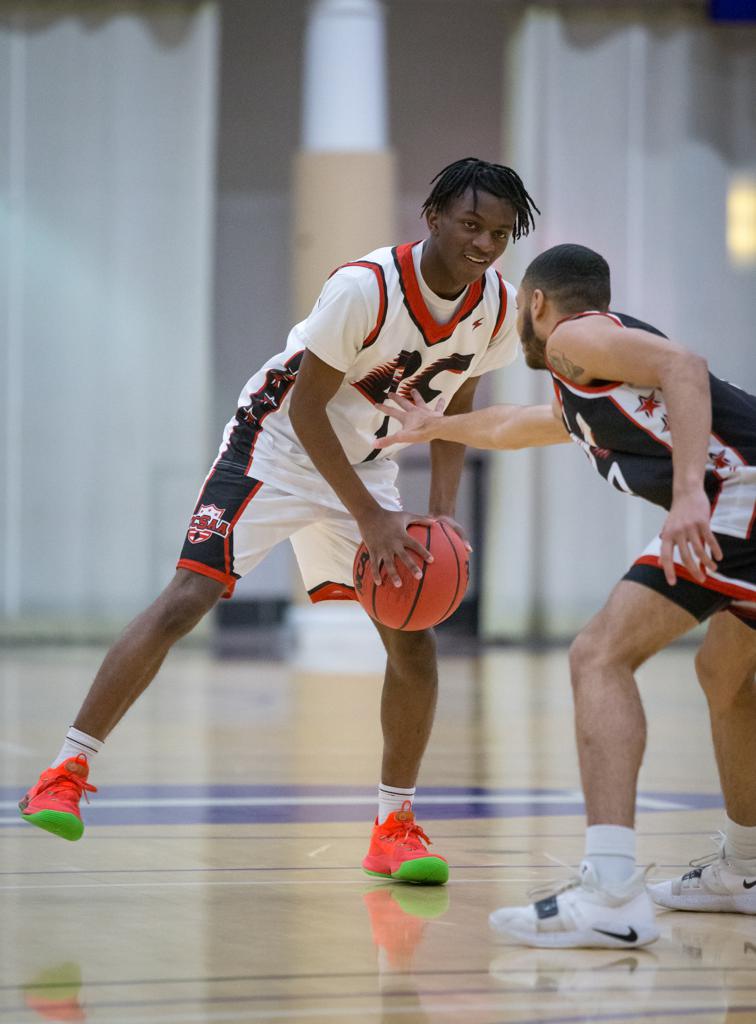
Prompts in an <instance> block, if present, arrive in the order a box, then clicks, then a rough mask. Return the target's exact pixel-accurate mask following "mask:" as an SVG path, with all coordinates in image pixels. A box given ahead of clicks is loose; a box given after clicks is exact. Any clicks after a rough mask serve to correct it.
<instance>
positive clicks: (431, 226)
mask: <svg viewBox="0 0 756 1024" xmlns="http://www.w3.org/2000/svg"><path fill="white" fill-rule="evenodd" d="M425 223H426V224H427V225H428V230H429V231H430V233H431V234H432V235H435V234H437V233H438V210H428V212H427V213H426V215H425Z"/></svg>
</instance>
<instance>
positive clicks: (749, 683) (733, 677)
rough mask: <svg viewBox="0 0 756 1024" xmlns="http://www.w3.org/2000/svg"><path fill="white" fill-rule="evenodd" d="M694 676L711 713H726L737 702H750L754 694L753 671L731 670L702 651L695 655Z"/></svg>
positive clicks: (754, 681)
mask: <svg viewBox="0 0 756 1024" xmlns="http://www.w3.org/2000/svg"><path fill="white" fill-rule="evenodd" d="M695 661H696V676H697V677H698V682H699V684H700V686H701V689H702V690H703V692H704V695H705V696H706V700H707V701H708V703H709V707H710V708H711V709H712V710H713V711H726V710H728V709H731V708H732V707H734V706H735V705H736V704H738V702H739V701H743V700H752V699H753V697H754V694H755V692H756V680H755V679H754V672H753V669H752V668H751V667H750V666H749V667H748V668H747V669H745V668H743V669H740V670H733V667H732V665H729V664H728V663H727V662H726V661H724V662H723V661H722V659H720V658H717V657H716V656H715V655H714V654H713V653H712V652H711V651H707V650H705V649H702V650H700V651H698V653H697V654H696V659H695Z"/></svg>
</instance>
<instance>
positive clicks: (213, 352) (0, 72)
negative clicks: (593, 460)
mask: <svg viewBox="0 0 756 1024" xmlns="http://www.w3.org/2000/svg"><path fill="white" fill-rule="evenodd" d="M336 2H337V5H338V3H339V2H341V3H343V4H345V5H346V7H348V6H349V0H336ZM356 2H357V0H356ZM381 10H382V12H383V13H382V17H384V18H385V63H386V84H387V118H388V120H387V126H388V149H389V150H390V152H391V155H392V159H393V166H394V168H395V190H394V199H395V210H394V218H393V219H394V224H395V228H394V232H395V235H396V237H392V236H391V233H390V232H391V229H390V227H389V226H388V225H387V229H386V230H387V237H386V238H385V242H386V243H389V242H394V241H400V240H412V239H415V238H418V237H422V234H423V226H422V223H421V222H420V221H419V219H418V212H419V207H420V205H421V204H422V201H423V200H424V198H425V196H426V195H427V194H428V191H429V187H430V186H429V182H430V179H431V178H432V176H433V175H434V174H435V173H436V172H437V171H438V170H440V169H441V168H442V167H443V166H444V165H445V164H447V163H449V162H450V161H452V160H454V159H457V158H458V157H462V156H468V155H477V156H481V157H483V158H486V159H490V160H500V161H502V162H504V163H508V164H511V165H512V166H514V167H515V168H517V169H518V170H519V171H520V173H521V174H522V176H523V178H524V179H525V182H526V184H527V186H528V188H529V190H530V191H531V193H532V194H533V196H534V197H535V199H536V201H537V203H538V205H539V206H540V207H541V210H542V211H543V216H542V217H541V218H540V220H539V223H538V226H537V230H536V232H535V233H534V235H533V236H532V237H531V238H530V239H527V240H524V241H523V242H520V243H518V244H517V245H516V246H514V247H512V248H511V249H510V250H509V251H508V252H507V253H506V254H505V256H504V259H503V261H502V267H501V269H502V272H503V273H504V275H505V276H506V277H508V278H509V279H511V280H513V281H517V280H518V278H519V275H520V273H521V271H522V270H523V269H524V267H525V265H526V264H527V262H528V261H529V259H530V258H532V256H533V255H535V254H536V253H537V252H539V251H540V250H542V249H544V248H546V247H547V246H549V245H552V244H554V243H556V242H559V241H565V240H572V241H579V242H582V243H583V244H587V245H591V246H593V247H595V248H598V249H599V250H600V251H602V252H603V253H604V254H605V255H606V256H607V258H608V259H609V261H610V263H611V264H612V267H613V272H614V295H615V300H614V306H615V308H617V309H621V310H624V311H627V312H630V313H632V314H634V315H638V316H640V317H643V318H645V319H647V320H649V321H650V322H652V323H655V324H656V325H657V326H658V327H660V328H661V329H662V330H664V331H666V332H667V333H669V334H672V335H674V336H675V337H679V338H680V339H681V340H683V341H684V342H685V343H687V344H688V345H690V346H691V347H692V348H694V349H696V350H697V351H699V352H702V353H703V354H704V355H706V356H707V357H708V358H709V360H710V363H711V366H712V369H713V371H714V372H715V373H718V374H719V375H721V376H725V377H729V378H732V379H733V380H735V381H737V382H739V383H740V384H742V385H743V386H745V387H747V388H749V389H750V390H755V389H756V360H755V359H754V358H753V342H752V333H753V328H752V324H753V323H754V322H756V254H755V251H754V250H755V249H756V241H754V239H755V238H756V223H754V221H756V213H755V212H754V211H753V206H749V202H750V203H756V200H754V199H753V196H754V195H756V123H755V121H756V27H754V25H752V24H749V23H747V22H743V23H739V24H737V25H730V24H717V23H715V22H714V21H713V20H712V19H711V18H710V17H709V16H708V13H707V7H706V4H704V3H703V2H701V3H697V2H688V3H679V4H678V3H659V2H653V3H645V4H644V3H636V4H634V5H632V6H631V7H629V6H626V5H623V4H618V3H577V2H575V3H561V4H544V5H534V4H523V3H514V2H508V0H384V3H383V4H382V5H381ZM313 11H314V7H313V5H312V4H311V3H309V2H307V0H277V2H273V0H219V2H217V3H210V2H206V3H192V2H181V3H178V2H164V3H163V2H152V3H138V2H125V0H122V2H112V3H109V2H99V3H86V2H78V3H77V2H59V3H41V2H40V3H35V2H29V3H23V4H22V3H7V2H2V0H0V374H1V378H2V388H3V412H2V417H1V418H0V451H1V452H2V455H0V458H1V459H2V462H1V463H0V500H1V501H2V516H3V522H4V526H5V529H4V531H3V533H2V536H1V537H0V557H1V558H2V583H1V584H0V586H1V587H2V591H1V593H2V604H3V612H4V624H3V635H4V636H5V637H6V638H15V637H20V636H29V635H33V636H37V637H55V638H61V637H87V636H92V637H104V636H107V635H109V634H110V633H111V632H112V630H113V629H114V628H115V626H116V624H122V623H123V622H124V621H125V620H126V619H127V618H128V617H129V616H130V615H132V614H133V613H135V612H136V611H138V610H139V609H140V608H141V607H142V606H143V605H144V604H146V603H147V602H148V601H149V600H151V599H152V598H153V597H154V596H155V594H156V593H157V591H158V589H159V588H160V586H162V585H163V583H165V582H167V580H168V579H169V578H170V576H171V574H172V571H173V566H174V564H175V558H176V555H177V552H178V550H179V548H180V545H181V538H182V535H183V532H184V530H185V528H186V522H187V519H188V516H189V513H190V511H191V507H192V504H193V502H194V499H195V496H196V493H197V490H198V488H199V486H200V484H201V481H202V479H203V476H204V473H205V472H206V469H207V466H208V464H209V461H210V459H211V458H212V456H213V454H214V452H215V450H216V447H217V443H218V440H219V437H220V431H221V429H222V427H223V424H224V423H225V422H226V420H227V419H228V418H229V416H230V415H231V414H232V413H233V411H234V409H235V404H236V398H237V395H238V393H239V390H240V389H241V386H242V385H243V383H244V382H245V380H246V379H247V377H248V376H249V375H250V374H251V372H253V371H254V370H255V369H256V368H257V366H258V365H259V364H260V363H262V362H263V361H264V360H265V359H266V358H267V357H268V356H269V355H270V354H272V353H273V352H275V351H278V350H279V349H280V348H281V347H283V342H284V340H285V336H286V333H287V331H288V329H289V326H290V324H291V322H292V317H293V315H294V302H293V291H292V267H293V265H294V263H295V255H296V252H295V246H296V224H295V223H294V217H293V212H292V211H293V209H294V201H293V189H294V167H295V162H296V159H297V154H298V152H299V150H300V147H301V145H302V136H303V85H302V83H303V61H304V56H303V55H304V47H305V39H306V33H307V26H308V21H309V20H310V19H311V18H312V17H313ZM749 189H750V190H751V191H750V192H749ZM738 190H739V191H738ZM749 196H750V197H751V198H750V199H749ZM738 197H740V199H738ZM749 210H750V211H751V212H750V215H749ZM749 216H750V217H751V221H750V228H749V227H748V224H749V222H748V217H749ZM728 218H729V219H728ZM737 218H740V220H739V222H738V223H739V224H740V226H739V227H738V224H737V223H735V221H736V219H737ZM749 230H750V235H749ZM728 232H729V234H728ZM749 238H750V243H749V241H748V239H749ZM749 246H750V248H749ZM362 251H363V250H361V251H360V252H353V251H348V252H347V251H345V252H344V253H343V259H349V258H354V257H357V256H359V255H362ZM315 297H316V296H315V294H313V295H312V300H314V299H315ZM547 391H548V388H547V382H546V380H545V379H544V378H543V377H542V376H541V375H537V374H533V373H532V372H529V371H527V370H526V368H525V367H524V366H523V365H519V366H517V367H515V368H514V369H509V370H507V371H505V372H503V373H501V374H498V375H496V376H495V377H492V378H491V379H487V380H486V382H485V387H484V388H483V396H482V400H483V401H484V402H485V401H491V400H502V401H515V402H528V401H532V400H541V399H542V398H543V397H544V396H545V395H546V394H547ZM409 462H410V463H411V464H410V465H408V466H407V470H406V473H405V476H406V480H407V483H406V488H405V490H406V493H407V505H408V506H410V505H411V506H414V507H418V506H419V505H420V504H422V502H423V500H424V491H425V488H426V486H427V473H426V471H425V468H424V463H423V457H422V453H420V452H418V453H413V454H412V457H411V458H410V459H409ZM584 462H585V460H584V458H583V456H582V455H581V453H580V452H579V451H577V449H575V450H571V449H557V450H555V451H553V452H548V451H546V452H533V453H527V452H519V453H508V454H497V455H495V456H486V457H485V458H484V459H483V460H482V462H480V463H479V464H478V472H477V473H474V472H473V468H474V464H473V463H471V468H470V469H469V470H468V472H467V473H466V476H465V480H464V482H463V489H462V495H461V502H460V506H461V507H460V518H462V519H466V520H468V522H469V521H470V520H471V518H472V517H473V514H474V511H475V508H476V507H478V508H479V509H480V511H481V514H482V515H483V524H482V526H483V535H482V543H481V544H480V545H479V550H478V563H477V566H476V579H475V583H474V589H473V598H474V601H475V607H474V609H473V614H471V615H469V616H467V618H466V619H465V620H464V622H465V623H466V624H467V627H468V628H470V629H475V628H477V629H478V630H479V631H480V634H481V635H482V636H484V637H486V638H489V639H518V638H519V639H522V638H530V639H532V638H534V637H536V638H538V637H540V638H545V639H548V638H552V637H554V638H559V637H564V636H568V635H569V634H570V633H571V632H572V631H574V629H576V628H577V627H578V626H579V625H580V623H581V622H582V621H584V620H585V618H586V617H587V616H588V615H589V614H590V613H591V612H592V611H593V610H595V608H597V607H598V606H599V604H600V603H601V602H602V600H603V598H604V596H605V594H606V592H607V591H608V589H609V587H610V586H611V584H612V583H613V582H614V580H615V579H616V578H617V577H618V576H619V575H621V573H622V572H623V571H624V569H625V568H626V566H627V564H628V563H629V562H630V561H631V560H632V557H633V556H634V554H636V553H637V551H638V550H639V549H640V548H641V547H642V546H644V544H645V543H646V541H647V540H648V538H649V537H650V536H651V535H652V534H653V532H654V531H655V530H656V529H657V528H658V523H659V521H660V520H659V516H658V515H657V514H656V513H655V512H654V510H647V509H645V508H644V507H643V506H641V505H640V503H639V502H636V501H634V500H633V499H627V498H623V497H622V496H619V495H617V494H615V493H613V492H612V491H611V490H610V489H609V488H607V487H606V485H605V484H603V482H602V481H600V480H599V479H598V478H595V479H594V477H593V475H592V472H591V470H590V468H589V467H588V466H587V465H586V464H584ZM293 575H294V574H293V567H292V559H291V556H290V554H289V551H288V547H287V546H284V547H282V548H281V549H280V550H279V551H277V552H275V553H274V555H273V556H271V558H270V559H269V560H268V562H266V563H265V564H264V565H263V566H261V567H260V568H259V569H258V570H256V571H255V572H254V573H252V574H251V575H250V577H248V579H246V580H245V581H243V583H242V584H241V585H240V586H239V587H238V588H237V596H236V597H235V598H234V601H233V602H230V603H229V604H228V605H227V607H225V608H224V609H223V611H222V613H221V616H222V618H223V617H225V621H226V623H227V624H228V623H231V624H232V623H233V622H237V623H239V622H242V623H244V622H246V623H254V622H255V621H257V622H261V621H262V622H265V621H270V622H275V621H278V620H279V619H280V618H281V616H283V615H284V614H285V609H286V606H287V605H288V603H289V601H290V599H291V596H292V593H294V584H293ZM234 607H235V608H236V611H235V612H234V611H233V609H234Z"/></svg>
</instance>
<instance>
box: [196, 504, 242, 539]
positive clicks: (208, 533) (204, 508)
mask: <svg viewBox="0 0 756 1024" xmlns="http://www.w3.org/2000/svg"><path fill="white" fill-rule="evenodd" d="M225 511H226V510H225V508H218V506H217V505H200V507H199V508H198V509H197V511H196V512H195V513H194V515H193V516H192V518H191V521H190V523H189V530H188V532H187V534H186V539H187V540H188V541H189V543H190V544H201V543H202V542H203V541H204V540H210V538H211V537H212V536H213V534H215V535H216V536H217V537H228V532H229V530H230V529H231V523H229V521H228V520H227V519H224V518H223V513H224V512H225Z"/></svg>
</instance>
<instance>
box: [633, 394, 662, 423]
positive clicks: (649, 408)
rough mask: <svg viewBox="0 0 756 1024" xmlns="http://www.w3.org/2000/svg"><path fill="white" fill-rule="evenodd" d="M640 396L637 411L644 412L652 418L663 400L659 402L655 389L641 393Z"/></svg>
mask: <svg viewBox="0 0 756 1024" xmlns="http://www.w3.org/2000/svg"><path fill="white" fill-rule="evenodd" d="M639 397H640V402H639V403H638V408H637V409H636V410H635V411H636V412H644V413H645V414H646V416H648V417H649V419H650V418H651V417H652V416H653V415H654V413H655V412H656V410H657V409H658V408H659V406H660V405H661V402H657V400H656V392H655V391H652V392H651V393H650V394H648V395H640V396H639Z"/></svg>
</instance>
